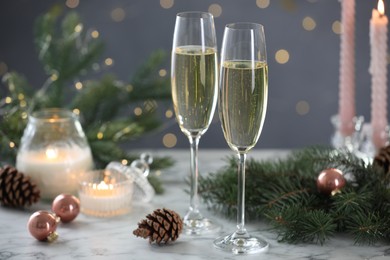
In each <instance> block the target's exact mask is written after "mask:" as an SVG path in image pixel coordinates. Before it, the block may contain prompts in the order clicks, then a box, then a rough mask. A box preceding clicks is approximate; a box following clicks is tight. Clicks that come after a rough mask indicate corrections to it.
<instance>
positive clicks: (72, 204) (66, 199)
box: [51, 194, 80, 223]
mask: <svg viewBox="0 0 390 260" xmlns="http://www.w3.org/2000/svg"><path fill="white" fill-rule="evenodd" d="M51 210H52V211H53V212H54V213H55V214H56V215H57V216H58V217H59V218H60V220H61V222H63V223H68V222H71V221H72V220H74V219H75V218H76V217H77V215H78V214H79V212H80V201H79V199H78V198H76V197H75V196H73V195H70V194H60V195H58V196H57V197H56V198H55V199H54V200H53V203H52V206H51Z"/></svg>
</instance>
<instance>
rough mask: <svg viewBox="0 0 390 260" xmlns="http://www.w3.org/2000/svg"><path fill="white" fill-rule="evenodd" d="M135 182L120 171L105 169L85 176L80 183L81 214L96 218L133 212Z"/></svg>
mask: <svg viewBox="0 0 390 260" xmlns="http://www.w3.org/2000/svg"><path fill="white" fill-rule="evenodd" d="M132 195H133V181H132V180H131V179H130V178H128V176H126V175H124V174H123V173H122V172H120V171H116V170H114V169H112V168H111V169H104V170H95V171H90V172H87V173H85V174H84V176H83V177H82V180H81V182H80V187H79V198H80V206H81V212H82V213H83V214H86V215H90V216H96V217H113V216H118V215H123V214H126V213H128V212H129V211H130V210H131V205H132Z"/></svg>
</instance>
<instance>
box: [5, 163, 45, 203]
mask: <svg viewBox="0 0 390 260" xmlns="http://www.w3.org/2000/svg"><path fill="white" fill-rule="evenodd" d="M39 198H40V191H39V189H38V187H37V185H36V184H35V183H33V182H31V180H30V177H28V176H24V174H23V173H21V172H18V170H17V169H15V168H14V167H12V166H5V167H4V168H0V203H1V204H2V205H4V206H11V207H23V206H26V205H28V206H30V205H31V204H33V203H35V202H37V201H38V200H39Z"/></svg>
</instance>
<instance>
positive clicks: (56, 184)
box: [16, 147, 93, 199]
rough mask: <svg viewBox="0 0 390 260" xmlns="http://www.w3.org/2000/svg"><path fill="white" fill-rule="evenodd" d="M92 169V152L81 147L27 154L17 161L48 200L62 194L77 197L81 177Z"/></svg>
mask: <svg viewBox="0 0 390 260" xmlns="http://www.w3.org/2000/svg"><path fill="white" fill-rule="evenodd" d="M92 166H93V161H92V155H91V150H90V149H89V148H79V147H68V148H62V147H48V148H46V150H39V151H33V150H31V151H23V152H21V153H18V156H17V159H16V167H17V169H18V170H19V171H21V172H23V173H25V174H26V175H28V176H30V177H31V179H32V180H33V181H34V182H35V183H36V184H37V185H38V187H39V189H40V191H41V197H42V198H44V199H52V198H54V197H56V196H57V195H58V194H61V193H70V194H76V192H77V188H78V185H79V179H80V176H81V175H82V173H83V172H86V171H89V170H91V169H92Z"/></svg>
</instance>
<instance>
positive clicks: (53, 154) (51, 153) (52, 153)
mask: <svg viewBox="0 0 390 260" xmlns="http://www.w3.org/2000/svg"><path fill="white" fill-rule="evenodd" d="M46 157H47V158H48V159H55V158H57V157H58V151H57V149H54V148H47V149H46Z"/></svg>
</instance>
